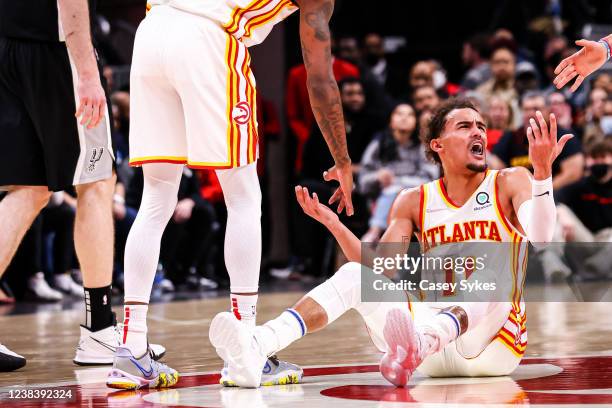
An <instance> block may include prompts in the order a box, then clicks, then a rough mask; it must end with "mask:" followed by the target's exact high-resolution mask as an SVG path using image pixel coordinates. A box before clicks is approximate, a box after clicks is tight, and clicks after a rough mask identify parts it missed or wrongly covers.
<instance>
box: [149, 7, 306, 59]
mask: <svg viewBox="0 0 612 408" xmlns="http://www.w3.org/2000/svg"><path fill="white" fill-rule="evenodd" d="M149 4H150V5H151V6H155V5H160V4H167V5H170V6H172V7H175V8H177V9H180V10H183V11H186V12H188V13H193V14H196V15H200V16H202V17H206V18H209V19H211V20H213V21H215V22H217V23H219V24H220V25H221V26H223V28H225V30H226V31H227V32H228V33H230V34H231V35H233V36H234V37H235V38H236V39H237V40H240V41H242V42H243V43H244V44H245V45H246V46H247V47H250V46H252V45H256V44H259V43H261V42H262V41H263V40H265V39H266V37H267V36H268V34H269V33H270V31H272V27H274V25H275V24H277V23H279V22H281V21H283V20H284V19H285V18H286V17H287V16H289V15H290V14H291V13H293V12H294V11H296V10H297V9H298V7H297V6H296V5H295V4H294V3H293V2H292V1H291V0H149Z"/></svg>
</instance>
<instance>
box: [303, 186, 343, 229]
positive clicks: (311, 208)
mask: <svg viewBox="0 0 612 408" xmlns="http://www.w3.org/2000/svg"><path fill="white" fill-rule="evenodd" d="M295 196H296V198H297V201H298V203H300V207H302V210H303V211H304V212H305V213H306V215H308V216H310V217H312V218H314V219H315V220H317V221H319V222H320V223H321V224H323V225H325V226H330V225H331V224H333V223H334V222H337V221H338V215H336V214H335V213H334V212H333V211H332V209H331V208H329V207H327V206H326V205H324V204H321V203H320V202H319V197H318V196H317V193H313V194H312V196H311V195H310V194H309V193H308V189H307V188H306V187H302V186H295Z"/></svg>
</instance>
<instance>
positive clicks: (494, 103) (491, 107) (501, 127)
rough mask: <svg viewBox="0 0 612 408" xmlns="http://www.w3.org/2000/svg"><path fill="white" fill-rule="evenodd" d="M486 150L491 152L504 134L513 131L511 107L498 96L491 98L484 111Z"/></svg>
mask: <svg viewBox="0 0 612 408" xmlns="http://www.w3.org/2000/svg"><path fill="white" fill-rule="evenodd" d="M486 112H487V114H486V118H487V122H488V123H487V150H489V151H492V150H493V147H495V145H496V144H497V142H499V139H501V137H502V135H503V134H504V133H505V132H508V131H512V130H513V129H514V126H513V119H514V115H513V112H512V105H511V104H510V103H509V102H508V101H507V100H505V99H504V98H502V97H500V96H493V97H492V98H491V99H490V100H489V103H488V106H487V109H486Z"/></svg>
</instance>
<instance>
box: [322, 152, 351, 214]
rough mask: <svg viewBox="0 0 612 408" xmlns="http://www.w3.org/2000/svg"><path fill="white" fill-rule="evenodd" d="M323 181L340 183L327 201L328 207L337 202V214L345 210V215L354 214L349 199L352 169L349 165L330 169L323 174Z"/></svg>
mask: <svg viewBox="0 0 612 408" xmlns="http://www.w3.org/2000/svg"><path fill="white" fill-rule="evenodd" d="M323 179H324V180H325V181H331V180H336V181H338V182H339V183H340V187H338V188H337V189H336V191H334V194H332V196H331V198H330V199H329V205H332V204H333V203H335V202H337V201H339V203H338V210H337V211H338V214H340V213H341V212H342V210H344V209H345V208H346V215H349V216H351V215H353V214H354V213H355V211H354V210H353V199H352V197H351V194H352V193H353V169H352V167H351V165H350V163H349V164H348V165H345V166H342V167H340V166H337V165H336V166H334V167H332V168H331V169H329V170H327V171H326V172H324V173H323Z"/></svg>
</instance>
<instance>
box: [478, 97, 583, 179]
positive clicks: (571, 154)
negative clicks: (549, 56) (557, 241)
mask: <svg viewBox="0 0 612 408" xmlns="http://www.w3.org/2000/svg"><path fill="white" fill-rule="evenodd" d="M521 108H522V111H523V124H522V126H521V127H520V128H518V129H517V130H515V131H507V132H506V133H504V135H503V136H502V137H501V139H500V140H499V142H498V143H497V144H496V145H495V147H494V148H493V154H491V155H489V163H490V165H491V167H493V168H498V169H501V168H505V167H514V166H523V167H526V168H528V169H529V170H530V171H533V168H532V166H531V161H530V159H529V143H528V141H527V128H528V127H529V126H530V123H529V121H530V120H531V119H532V118H535V116H536V112H537V111H540V112H542V115H544V117H545V118H547V119H548V116H549V114H548V112H549V109H548V108H547V106H546V99H545V98H544V95H543V94H541V93H538V92H531V93H527V94H525V95H524V96H523V99H522V103H521ZM566 133H571V131H569V130H566V129H562V128H559V131H558V137H559V138H561V136H563V135H564V134H566ZM583 168H584V155H583V154H582V151H581V147H580V142H579V141H578V139H577V138H576V137H574V138H572V139H570V140H569V141H568V142H567V143H566V145H565V147H564V148H563V151H562V152H561V154H560V155H559V157H557V159H556V160H555V162H554V163H553V188H554V189H555V190H558V189H560V188H562V187H565V186H567V185H568V184H571V183H573V182H575V181H578V180H580V179H581V178H582V174H583V171H584V169H583Z"/></svg>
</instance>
